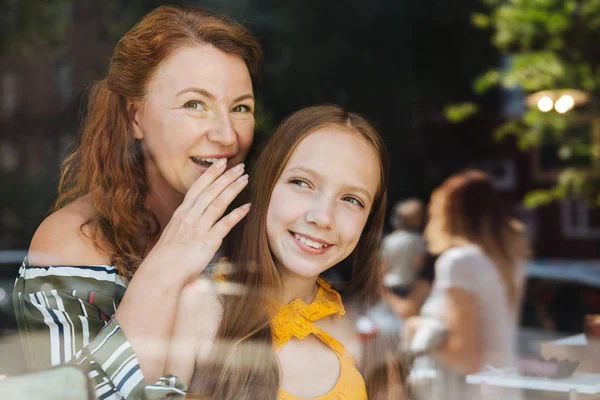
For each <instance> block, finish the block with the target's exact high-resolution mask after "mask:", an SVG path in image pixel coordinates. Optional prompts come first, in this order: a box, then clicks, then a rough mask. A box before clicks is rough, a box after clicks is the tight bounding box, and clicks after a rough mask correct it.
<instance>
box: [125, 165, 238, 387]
mask: <svg viewBox="0 0 600 400" xmlns="http://www.w3.org/2000/svg"><path fill="white" fill-rule="evenodd" d="M243 173H244V165H243V164H240V165H238V166H237V167H234V168H232V169H230V170H229V171H225V164H224V163H218V162H217V163H215V164H214V165H212V166H211V167H210V168H209V169H208V170H206V171H205V172H204V174H202V176H201V177H200V178H198V180H197V181H196V182H194V184H193V185H192V187H191V188H190V190H189V191H188V193H187V194H186V196H185V198H184V200H183V202H182V203H181V205H180V206H179V208H177V210H175V213H174V214H173V217H172V218H171V221H170V222H169V223H168V224H167V226H166V227H165V230H164V231H163V233H162V235H161V237H160V239H159V240H158V242H157V243H156V245H155V246H154V248H153V249H152V251H151V252H150V253H149V254H148V256H147V257H146V259H145V260H144V261H143V262H142V264H141V265H140V267H139V268H138V270H137V271H136V272H135V275H134V276H133V278H132V279H131V282H130V283H129V285H128V287H127V291H126V292H125V296H124V297H123V300H122V301H121V304H120V305H119V307H118V308H117V311H116V313H115V318H116V319H117V322H118V323H119V325H120V326H121V328H122V330H123V332H124V333H125V336H126V337H127V339H128V341H129V342H130V344H131V346H132V347H133V350H134V352H135V353H136V355H137V357H138V360H139V363H140V368H141V370H142V373H143V375H144V378H145V379H146V381H147V382H156V380H157V379H158V378H159V377H160V376H161V375H162V374H163V373H164V367H165V361H166V358H167V352H168V346H169V341H170V340H171V336H172V334H173V329H174V328H173V326H174V319H175V314H176V310H177V304H178V302H179V298H180V296H181V292H182V289H183V288H184V286H185V284H186V282H190V281H191V280H193V279H195V278H196V277H198V276H199V275H200V274H201V273H202V271H204V269H205V268H206V266H207V265H208V263H209V262H210V261H211V259H212V258H213V257H214V255H215V253H216V252H217V250H218V249H219V246H220V245H221V243H222V241H223V238H224V237H225V236H226V235H227V234H228V233H229V231H230V230H231V228H233V227H234V226H235V225H236V224H237V223H238V222H239V221H240V220H241V219H242V218H244V217H245V216H246V214H247V213H248V210H249V205H245V206H242V207H240V208H237V209H235V210H233V211H232V212H231V213H230V214H228V215H226V216H225V217H222V215H223V213H224V212H225V210H226V209H227V207H228V206H229V204H231V202H232V201H233V199H234V198H235V196H237V195H238V194H239V193H240V192H241V191H242V189H243V188H244V187H246V185H247V184H248V176H247V175H243ZM208 312H210V310H202V309H199V310H197V313H200V314H202V313H208Z"/></svg>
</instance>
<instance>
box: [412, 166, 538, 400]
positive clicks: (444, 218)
mask: <svg viewBox="0 0 600 400" xmlns="http://www.w3.org/2000/svg"><path fill="white" fill-rule="evenodd" d="M429 213H430V220H429V223H428V224H427V227H426V229H425V238H426V240H427V242H428V247H429V250H430V252H431V253H433V254H440V257H439V259H438V260H437V262H436V265H435V272H436V274H435V281H434V284H433V290H432V293H431V296H430V297H429V299H428V300H427V301H426V303H425V305H424V306H423V308H422V309H421V315H420V316H417V317H412V318H410V319H409V320H407V323H406V326H405V330H404V335H405V341H406V342H409V343H410V341H411V340H413V338H416V337H418V336H421V337H422V336H423V334H422V333H423V332H422V331H423V330H424V329H427V327H428V326H431V325H430V324H427V322H426V321H428V320H431V319H433V320H436V321H439V322H442V323H443V324H444V325H445V326H446V328H447V338H446V340H445V341H443V342H442V344H441V345H439V346H438V347H437V348H435V349H434V350H433V351H432V352H431V354H432V356H433V359H434V360H435V364H436V368H437V369H438V372H439V375H438V380H437V384H436V387H435V388H434V392H435V398H436V399H442V400H443V399H466V398H470V397H471V396H470V394H469V388H468V386H467V385H466V382H465V375H467V374H472V373H476V372H479V371H481V370H483V369H484V368H486V367H488V366H490V367H493V368H505V367H514V366H515V365H516V361H517V356H518V350H517V332H518V314H519V307H520V301H521V293H522V288H523V282H524V272H523V267H522V261H523V260H524V259H525V258H526V257H527V256H528V255H529V245H528V241H527V239H526V238H525V235H524V234H523V230H522V228H521V225H520V224H518V223H517V222H516V221H515V220H514V219H512V218H511V217H510V216H509V213H508V212H507V210H506V207H505V205H504V204H503V201H502V198H501V196H500V195H499V193H497V191H496V190H495V189H494V187H493V185H492V183H491V181H490V179H489V178H488V177H487V175H486V174H484V173H482V172H480V171H474V170H469V171H466V172H463V173H460V174H457V175H454V176H452V177H450V178H448V179H447V180H446V181H445V182H444V183H443V184H442V185H441V186H440V187H439V188H438V189H437V190H435V192H434V193H433V196H432V199H431V204H430V209H429ZM413 344H414V342H413Z"/></svg>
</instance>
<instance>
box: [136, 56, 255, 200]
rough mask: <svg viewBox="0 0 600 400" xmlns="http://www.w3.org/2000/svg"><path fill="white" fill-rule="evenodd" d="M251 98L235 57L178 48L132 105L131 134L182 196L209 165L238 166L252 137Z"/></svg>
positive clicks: (246, 76) (245, 73)
mask: <svg viewBox="0 0 600 400" xmlns="http://www.w3.org/2000/svg"><path fill="white" fill-rule="evenodd" d="M253 113H254V96H253V91H252V81H251V79H250V73H249V72H248V68H247V66H246V64H245V62H244V60H242V59H241V58H240V57H238V56H235V55H231V54H227V53H224V52H223V51H221V50H218V49H216V48H215V47H213V46H211V45H197V46H188V47H181V48H179V49H177V50H176V51H174V52H173V54H172V55H170V56H169V58H168V59H167V60H166V61H165V62H164V64H162V65H161V66H160V67H159V68H158V70H157V72H156V73H155V75H154V76H153V77H152V79H151V81H150V82H149V84H148V88H147V95H146V97H145V99H144V100H143V101H141V102H139V103H138V104H136V111H135V115H134V122H133V132H134V136H135V137H136V138H137V139H141V140H142V147H143V149H144V153H145V156H146V157H149V158H150V161H151V162H152V163H153V164H154V167H155V168H152V169H151V170H154V171H157V173H158V175H160V177H161V178H162V179H163V180H164V181H166V182H167V183H168V185H169V186H171V187H172V188H173V189H174V190H175V191H176V192H178V193H180V194H182V195H183V194H185V193H186V192H187V190H188V189H189V188H190V186H191V184H192V183H193V182H194V181H195V180H196V179H198V177H199V176H200V175H201V174H202V173H203V172H204V171H206V169H207V168H208V167H209V166H210V164H211V163H213V162H214V161H216V160H217V159H220V158H227V165H228V167H232V166H235V165H237V164H239V163H240V162H242V161H243V160H244V158H245V157H246V154H247V153H248V150H249V148H250V145H251V144H252V139H253V137H254V114H253Z"/></svg>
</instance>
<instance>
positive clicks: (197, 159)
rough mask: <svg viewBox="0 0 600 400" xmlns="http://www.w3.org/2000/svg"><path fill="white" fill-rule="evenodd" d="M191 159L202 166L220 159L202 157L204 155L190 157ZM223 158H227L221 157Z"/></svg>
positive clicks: (209, 164)
mask: <svg viewBox="0 0 600 400" xmlns="http://www.w3.org/2000/svg"><path fill="white" fill-rule="evenodd" d="M190 158H191V159H192V161H193V162H195V163H196V164H201V165H203V166H211V165H213V164H214V163H216V162H217V161H219V160H222V159H221V158H215V157H210V158H208V157H207V158H204V157H190ZM223 160H225V161H227V158H223Z"/></svg>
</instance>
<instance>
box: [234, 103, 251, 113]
mask: <svg viewBox="0 0 600 400" xmlns="http://www.w3.org/2000/svg"><path fill="white" fill-rule="evenodd" d="M233 112H252V109H251V108H250V107H249V106H247V105H245V104H240V105H237V106H235V107H233Z"/></svg>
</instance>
